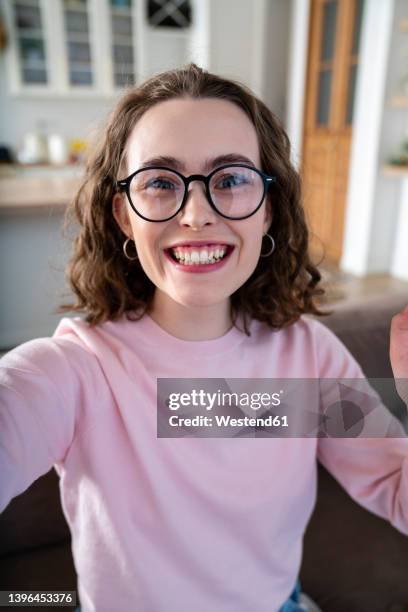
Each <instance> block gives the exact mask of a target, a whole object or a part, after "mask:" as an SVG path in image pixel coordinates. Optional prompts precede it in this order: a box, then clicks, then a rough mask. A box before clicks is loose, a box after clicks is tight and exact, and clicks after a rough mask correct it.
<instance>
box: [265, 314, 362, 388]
mask: <svg viewBox="0 0 408 612" xmlns="http://www.w3.org/2000/svg"><path fill="white" fill-rule="evenodd" d="M254 330H255V334H256V337H257V340H258V341H259V342H267V343H270V346H271V347H272V346H274V347H275V349H276V350H277V351H278V352H279V353H280V355H281V356H282V358H284V359H285V361H286V363H287V364H294V363H295V364H298V367H297V368H295V369H296V371H299V372H302V373H303V372H304V375H305V376H306V372H307V373H308V374H307V375H308V376H309V375H312V373H313V376H317V377H321V378H357V377H361V376H363V374H362V371H361V368H360V366H359V364H358V363H357V362H356V360H355V359H354V357H353V356H352V355H351V353H350V352H349V351H348V349H347V348H346V347H345V346H344V344H343V343H342V342H341V340H339V338H338V337H337V336H336V335H335V334H334V332H332V331H331V330H330V329H329V328H328V327H326V325H324V323H322V322H321V321H319V320H317V319H316V318H314V317H312V316H310V315H302V316H301V317H300V318H299V319H298V320H297V321H296V322H295V323H293V324H292V325H289V326H287V327H284V328H282V329H280V330H271V328H270V327H268V326H267V325H266V324H265V323H258V324H256V325H254Z"/></svg>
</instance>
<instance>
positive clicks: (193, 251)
mask: <svg viewBox="0 0 408 612" xmlns="http://www.w3.org/2000/svg"><path fill="white" fill-rule="evenodd" d="M233 250H234V247H233V246H232V245H227V244H223V245H221V244H219V245H208V246H201V247H200V248H197V247H191V246H183V247H176V248H170V249H165V251H166V253H167V254H168V255H169V256H170V258H171V259H172V260H173V261H175V262H176V263H178V264H181V265H185V266H203V265H204V266H208V265H212V264H216V263H218V262H220V261H222V260H223V259H224V258H226V257H227V256H228V255H230V253H231V252H232V251H233Z"/></svg>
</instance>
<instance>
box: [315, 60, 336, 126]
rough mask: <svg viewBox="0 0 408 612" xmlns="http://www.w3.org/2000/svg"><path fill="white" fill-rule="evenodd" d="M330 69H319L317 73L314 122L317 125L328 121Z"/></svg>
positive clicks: (325, 123)
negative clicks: (317, 82) (317, 83)
mask: <svg viewBox="0 0 408 612" xmlns="http://www.w3.org/2000/svg"><path fill="white" fill-rule="evenodd" d="M331 81H332V71H331V70H321V71H320V73H319V85H318V90H317V91H318V98H317V111H316V122H317V124H318V125H327V124H328V123H329V113H330V94H331Z"/></svg>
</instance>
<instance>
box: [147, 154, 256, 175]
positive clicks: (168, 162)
mask: <svg viewBox="0 0 408 612" xmlns="http://www.w3.org/2000/svg"><path fill="white" fill-rule="evenodd" d="M234 163H244V164H248V165H249V166H252V167H254V168H256V165H255V164H254V162H253V161H252V160H250V159H249V158H248V157H246V156H245V155H242V154H241V153H227V154H225V155H218V156H217V157H212V158H207V159H206V160H205V162H204V172H208V171H209V170H212V169H213V168H216V167H217V166H222V165H224V164H234ZM147 166H167V167H170V168H174V169H175V170H179V171H182V170H183V171H184V170H185V168H186V166H185V165H184V163H183V162H182V161H181V160H180V159H177V158H176V157H171V156H168V155H158V156H157V157H151V158H150V159H147V160H146V161H144V162H143V163H142V164H141V165H140V166H139V170H140V169H141V168H146V167H147Z"/></svg>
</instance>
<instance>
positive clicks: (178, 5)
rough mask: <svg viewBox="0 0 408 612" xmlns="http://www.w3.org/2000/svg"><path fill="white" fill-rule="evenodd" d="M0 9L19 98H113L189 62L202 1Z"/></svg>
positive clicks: (66, 1) (16, 0) (36, 0)
mask: <svg viewBox="0 0 408 612" xmlns="http://www.w3.org/2000/svg"><path fill="white" fill-rule="evenodd" d="M198 1H200V0H198ZM2 2H3V4H2V7H3V9H4V10H3V12H4V16H5V20H6V25H7V31H8V34H9V45H8V48H7V52H6V66H7V72H8V75H7V76H8V86H9V91H10V93H11V94H14V95H24V96H25V95H30V94H34V95H44V96H47V97H50V96H56V97H58V96H64V97H66V96H73V95H75V96H77V95H79V96H84V95H85V96H87V95H97V96H101V95H102V96H103V95H106V96H112V95H114V94H115V93H116V92H117V91H118V90H119V89H120V88H122V87H123V86H126V85H130V84H134V83H137V82H140V81H141V80H144V78H146V76H148V75H150V74H151V73H152V72H154V71H155V70H156V69H157V66H161V65H163V64H165V65H166V66H167V65H168V63H166V62H168V61H169V58H170V64H171V58H172V57H174V60H175V61H174V62H173V64H174V65H177V64H180V61H182V62H183V61H188V59H189V58H188V49H189V45H190V43H191V40H190V39H191V37H192V35H193V27H192V21H193V16H194V10H192V4H194V2H197V0H193V2H187V1H185V0H184V1H182V2H181V1H180V0H167V1H165V0H160V2H158V1H156V2H155V1H152V0H150V1H148V0H2ZM152 47H154V48H153V51H152ZM147 49H148V52H146V50H147ZM155 51H156V53H155Z"/></svg>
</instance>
